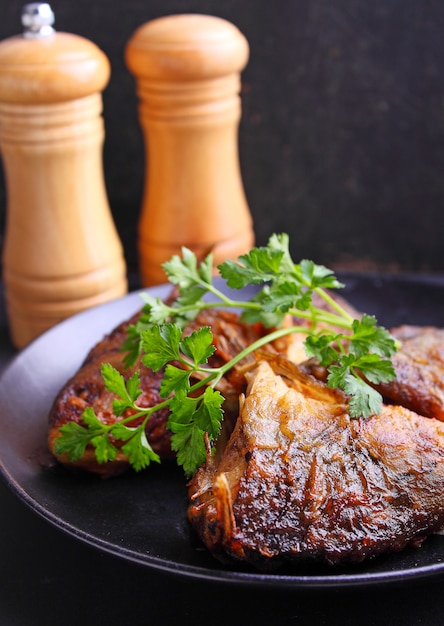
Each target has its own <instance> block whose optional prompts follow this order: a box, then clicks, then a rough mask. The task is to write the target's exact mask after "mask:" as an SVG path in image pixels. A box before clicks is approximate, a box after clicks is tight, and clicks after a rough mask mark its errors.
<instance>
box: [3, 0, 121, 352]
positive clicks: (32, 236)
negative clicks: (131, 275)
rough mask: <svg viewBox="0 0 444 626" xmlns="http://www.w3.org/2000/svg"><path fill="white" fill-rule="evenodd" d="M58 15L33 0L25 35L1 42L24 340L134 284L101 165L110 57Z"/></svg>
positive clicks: (15, 316) (14, 325) (14, 312)
mask: <svg viewBox="0 0 444 626" xmlns="http://www.w3.org/2000/svg"><path fill="white" fill-rule="evenodd" d="M53 21H54V16H53V13H52V10H51V7H50V6H49V5H48V4H46V3H32V4H28V5H25V6H24V8H23V12H22V23H23V26H24V28H25V30H24V33H23V35H17V36H14V37H10V38H8V39H6V40H4V41H3V42H1V43H0V150H1V152H2V157H3V163H4V170H5V179H6V190H7V198H8V205H7V212H6V230H5V238H4V247H3V279H4V285H5V293H6V306H7V311H8V318H9V326H10V332H11V338H12V341H13V343H14V344H15V345H16V346H17V347H23V346H24V345H26V344H27V343H28V342H29V341H31V340H32V339H34V338H35V337H36V336H37V335H39V334H40V333H41V332H43V331H44V330H46V329H48V328H50V327H51V326H53V325H54V324H55V323H57V322H59V321H60V320H62V319H64V318H66V317H68V316H70V315H72V314H74V313H77V312H79V311H82V310H84V309H87V308H89V307H91V306H94V305H97V304H100V303H103V302H106V301H109V300H111V299H114V298H117V297H120V296H122V295H124V294H125V293H126V292H127V280H126V265H125V261H124V257H123V250H122V246H121V242H120V239H119V238H118V235H117V232H116V229H115V226H114V223H113V220H112V217H111V212H110V207H109V205H108V200H107V195H106V190H105V184H104V175H103V166H102V145H103V140H104V128H103V119H102V116H101V113H102V95H101V91H102V90H103V88H104V87H105V86H106V84H107V82H108V80H109V75H110V67H109V62H108V59H107V57H106V56H105V55H104V54H103V52H102V51H101V50H99V48H98V47H97V46H96V45H95V44H93V43H92V42H90V41H88V40H86V39H84V38H83V37H79V36H76V35H72V34H68V33H57V32H55V31H54V29H53V27H52V23H53Z"/></svg>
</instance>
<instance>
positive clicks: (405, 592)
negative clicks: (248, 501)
mask: <svg viewBox="0 0 444 626" xmlns="http://www.w3.org/2000/svg"><path fill="white" fill-rule="evenodd" d="M433 281H434V282H436V284H437V287H436V288H437V289H443V288H444V279H440V280H437V279H436V277H434V278H433ZM0 313H1V316H0V342H1V344H0V367H1V368H4V367H7V365H8V362H9V360H10V359H11V357H12V356H13V355H14V354H15V351H14V349H13V347H12V346H11V344H10V343H9V340H8V332H7V322H6V316H5V313H4V310H1V311H0ZM0 507H1V508H0V511H1V513H0V553H1V568H0V625H1V626H28V625H29V626H40V625H42V626H48V625H52V624H57V625H58V624H63V625H65V626H69V625H70V624H73V625H74V624H76V625H77V624H82V626H89V625H93V624H94V625H96V624H104V625H105V624H106V625H108V626H113V625H117V624H118V625H131V626H138V625H144V624H150V625H152V624H156V623H160V624H166V623H168V624H169V623H171V624H179V623H180V624H198V623H205V624H208V625H209V626H212V625H218V624H229V623H232V624H242V625H244V624H258V625H261V624H279V623H282V624H293V623H294V624H301V625H303V624H310V625H313V624H314V625H316V626H320V625H322V624H329V625H331V624H338V625H339V624H341V625H344V626H346V625H353V626H365V625H376V624H378V625H379V624H390V625H396V624H400V625H402V626H409V625H419V624H426V625H428V626H434V625H441V624H444V593H443V591H442V588H443V585H444V575H433V576H426V577H421V578H418V579H414V578H409V579H408V580H397V581H395V582H390V583H384V584H380V583H377V584H372V585H371V586H368V587H367V586H362V585H360V586H355V587H344V588H341V587H339V588H329V589H325V590H324V589H318V588H316V589H310V588H303V589H302V588H286V589H277V588H273V589H268V588H266V587H265V588H264V587H260V588H254V587H250V586H242V587H236V586H234V585H231V584H224V583H223V584H221V583H216V582H212V581H205V580H194V579H191V578H187V577H183V576H181V575H177V574H170V573H165V572H160V571H157V570H156V571H154V570H151V569H149V568H148V567H144V566H142V565H139V564H135V563H132V562H128V561H126V560H123V559H121V558H118V557H116V556H113V555H112V554H108V553H105V552H101V551H100V550H98V549H96V548H94V547H91V546H90V545H87V544H84V543H82V542H81V541H79V540H78V539H76V538H74V537H72V536H71V535H67V534H65V533H64V532H62V531H61V530H59V529H58V528H55V527H53V526H52V525H50V524H49V523H48V522H46V521H45V520H44V519H42V518H41V517H40V516H38V515H36V514H35V513H34V512H33V511H31V510H30V509H28V507H27V506H26V505H25V504H24V503H23V502H22V501H20V500H18V499H17V497H16V496H15V495H14V494H13V493H12V492H11V491H10V490H9V488H8V487H7V486H6V485H5V484H4V482H3V481H1V480H0Z"/></svg>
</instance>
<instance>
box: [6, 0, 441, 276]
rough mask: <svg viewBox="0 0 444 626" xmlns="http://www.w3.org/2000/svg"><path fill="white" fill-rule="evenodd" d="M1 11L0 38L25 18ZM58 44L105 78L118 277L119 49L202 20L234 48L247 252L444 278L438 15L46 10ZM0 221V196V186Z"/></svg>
mask: <svg viewBox="0 0 444 626" xmlns="http://www.w3.org/2000/svg"><path fill="white" fill-rule="evenodd" d="M5 4H6V6H4V7H3V8H2V20H1V22H0V38H5V37H7V36H10V35H12V34H14V33H15V32H16V31H17V24H18V23H19V15H20V11H21V7H22V2H18V1H17V0H8V2H7V3H5ZM51 6H52V8H53V10H54V12H55V14H56V15H57V29H58V30H65V31H68V32H76V33H78V34H79V35H83V36H84V37H86V38H89V39H91V40H92V41H94V42H95V43H96V44H97V45H98V46H99V47H100V48H101V49H102V50H103V51H104V52H105V54H106V55H107V56H108V58H109V59H110V62H111V79H110V82H109V85H108V87H107V88H106V90H105V92H104V96H103V97H104V118H105V128H106V140H105V148H104V169H105V177H106V185H107V190H108V195H109V200H110V205H111V209H112V212H113V216H114V219H115V222H116V225H117V228H118V231H119V234H120V237H121V239H122V241H123V244H124V249H125V255H126V260H127V264H128V268H129V270H130V271H137V265H138V259H137V256H138V255H137V247H136V241H137V233H136V230H137V221H138V218H139V211H140V206H141V198H142V190H143V179H144V149H143V138H142V134H141V129H140V126H139V123H138V119H137V103H136V92H135V84H134V79H133V77H132V76H131V74H130V73H129V71H128V69H127V68H126V66H125V62H124V48H125V45H126V43H127V41H128V40H129V38H130V37H131V36H132V34H133V33H134V31H135V30H136V28H138V27H139V26H140V25H141V24H143V23H145V22H146V21H148V20H151V19H154V18H156V17H160V16H163V15H169V14H174V13H186V12H190V13H207V14H210V15H216V16H219V17H222V18H225V19H227V20H229V21H230V22H232V23H233V24H234V25H235V26H237V27H238V28H239V30H240V31H241V32H242V33H243V34H244V35H245V37H246V38H247V41H248V43H249V46H250V59H249V62H248V65H247V67H246V69H245V71H244V72H243V74H242V120H241V123H240V129H239V149H240V160H241V169H242V176H243V181H244V186H245V191H246V196H247V200H248V204H249V207H250V210H251V213H252V216H253V220H254V227H255V233H256V240H257V243H259V244H263V243H265V242H266V241H267V239H268V237H269V235H270V234H271V233H272V232H288V233H289V235H290V239H291V247H292V254H293V257H294V259H295V260H296V261H298V260H300V259H301V258H310V259H312V260H314V261H316V262H318V263H324V264H325V265H328V266H330V267H333V268H344V267H345V268H351V269H360V270H366V269H369V270H373V269H377V270H385V271H400V270H403V271H443V270H444V257H443V255H442V253H441V249H442V244H441V239H442V234H441V233H442V231H443V226H444V210H443V209H444V176H443V173H444V38H443V37H442V26H443V24H444V4H443V3H442V2H439V1H438V0H430V1H429V2H421V3H420V2H415V1H413V0H405V1H403V2H401V1H400V0H375V1H374V2H371V3H369V2H365V1H364V0H355V1H354V2H351V3H350V2H336V3H331V2H329V1H328V0H310V1H308V0H297V1H295V0H279V2H276V3H270V2H268V1H267V0H242V2H239V1H238V0H224V1H223V2H222V1H221V0H219V1H216V0H205V1H204V0H190V1H184V0H150V2H147V1H146V0H125V2H123V0H116V1H115V2H113V3H110V2H107V1H105V0H93V2H91V1H90V0H88V1H87V0H77V1H76V2H68V1H67V0H54V1H53V2H51ZM0 190H1V191H0V207H1V212H2V213H1V216H2V220H3V218H4V207H5V198H4V185H3V184H1V186H0Z"/></svg>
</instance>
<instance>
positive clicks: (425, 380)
mask: <svg viewBox="0 0 444 626" xmlns="http://www.w3.org/2000/svg"><path fill="white" fill-rule="evenodd" d="M390 332H391V334H392V335H393V337H395V338H396V339H399V341H400V342H401V346H400V348H399V350H398V352H397V353H396V354H395V355H394V356H393V357H392V359H391V360H392V363H393V366H394V368H395V372H396V379H395V380H393V381H392V382H390V383H384V384H381V385H379V386H378V387H377V388H378V390H379V391H380V392H381V393H382V395H383V396H384V398H385V399H386V400H387V401H390V402H393V403H395V404H401V405H402V406H405V407H407V408H410V409H412V410H413V411H416V412H417V413H420V414H421V415H425V416H427V417H435V418H436V419H439V420H441V421H444V329H442V328H434V327H431V326H425V327H419V326H408V325H405V326H400V327H398V328H394V329H392V330H391V331H390Z"/></svg>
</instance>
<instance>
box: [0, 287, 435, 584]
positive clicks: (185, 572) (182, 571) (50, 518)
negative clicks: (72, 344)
mask: <svg viewBox="0 0 444 626" xmlns="http://www.w3.org/2000/svg"><path fill="white" fill-rule="evenodd" d="M402 280H404V281H405V277H403V279H402ZM408 282H409V280H408V279H407V283H408ZM429 286H431V287H432V288H436V287H437V284H436V283H435V282H434V281H432V283H431V285H429ZM439 287H441V288H442V287H443V285H442V284H441V285H439ZM168 289H171V285H168V284H163V285H158V286H156V287H151V288H142V289H137V290H135V291H131V292H129V293H128V294H126V295H125V296H122V297H121V298H118V299H116V300H113V301H111V302H107V303H104V304H100V305H98V306H96V307H93V308H91V309H88V310H87V311H83V312H81V313H77V314H76V315H74V316H72V317H70V318H68V319H66V320H64V321H62V322H60V323H59V324H57V325H56V326H54V327H53V328H51V329H49V330H48V331H46V332H45V333H43V334H42V335H40V336H39V337H37V338H36V339H35V340H33V341H32V342H31V343H30V344H28V345H27V346H26V347H24V348H22V349H21V350H20V351H19V352H18V353H17V354H16V355H14V356H13V357H12V359H11V360H10V361H9V363H8V364H7V365H6V367H5V368H4V369H3V371H2V372H1V374H0V400H1V392H2V390H3V381H4V380H5V379H7V377H8V376H10V375H11V371H13V370H14V368H17V367H18V365H17V364H19V363H20V361H21V360H22V359H24V358H26V355H27V354H29V352H30V351H31V350H36V349H38V347H39V345H40V344H42V343H44V342H46V341H48V338H49V340H51V337H52V336H53V335H54V334H57V333H59V332H61V330H63V328H64V327H65V328H66V327H69V326H71V325H75V324H76V323H78V322H79V321H80V320H82V319H83V318H84V319H88V317H90V316H95V315H96V314H97V311H98V310H104V309H105V308H110V309H114V308H115V307H118V306H122V307H123V309H124V314H123V317H122V319H121V321H124V320H125V319H127V318H128V317H129V315H131V312H132V311H131V310H130V309H131V308H132V303H134V305H135V304H136V303H138V304H139V306H138V307H136V306H135V308H134V312H135V311H136V310H137V308H140V305H141V304H143V302H142V300H141V298H140V296H141V293H143V292H146V291H148V292H149V293H151V294H152V293H156V294H157V293H159V294H163V295H164V294H165V293H167V290H168ZM130 303H131V306H130ZM127 304H128V307H127V306H126V305H127ZM125 311H126V312H125ZM118 323H119V321H117V322H115V321H113V322H112V323H111V324H110V328H109V330H112V329H113V328H114V327H115V326H116V325H117V324H118ZM105 332H108V330H105V331H104V333H105ZM0 420H1V417H0ZM0 476H1V478H2V480H3V481H4V483H5V484H6V486H7V487H8V489H9V490H10V491H11V492H12V493H13V494H15V495H16V496H17V497H18V498H19V500H20V501H21V502H22V503H24V504H25V505H26V506H27V508H28V509H30V510H31V511H32V512H33V513H35V514H37V515H38V516H39V517H41V518H43V519H44V520H46V521H47V522H48V523H50V524H51V525H52V526H53V527H55V528H57V529H58V530H60V531H62V532H64V533H66V534H68V535H69V536H71V537H73V538H74V539H76V540H79V541H81V542H82V543H84V544H87V545H89V546H91V547H92V548H94V549H98V550H101V551H104V552H107V553H108V554H111V555H113V556H115V557H117V558H122V559H125V560H127V561H129V562H133V563H137V564H139V565H142V566H145V567H149V568H151V569H153V570H158V571H163V572H167V573H170V574H173V575H179V576H185V577H188V578H193V579H200V580H206V581H213V582H219V583H221V582H223V583H228V584H242V585H248V586H252V585H253V586H258V585H266V586H268V587H278V588H288V587H292V588H296V587H300V588H321V587H322V588H323V589H325V588H335V587H359V586H369V585H376V584H381V583H384V584H387V583H395V582H399V581H400V580H402V581H406V580H412V579H415V580H416V579H419V578H425V577H428V576H432V575H436V574H440V573H442V572H443V571H444V560H443V561H437V562H436V563H432V564H428V565H422V566H415V567H408V568H403V569H397V570H387V571H375V572H368V571H366V572H355V573H353V572H352V573H349V572H347V573H334V571H333V570H332V574H331V575H327V574H321V575H316V574H307V575H301V574H295V575H292V574H287V573H284V574H280V573H278V572H277V573H268V572H266V573H263V572H260V571H258V572H254V571H252V572H250V571H248V572H243V571H236V570H235V569H220V570H219V569H216V568H215V569H211V568H209V567H201V566H196V565H187V564H181V563H176V562H173V561H171V560H168V559H163V558H161V557H155V556H151V555H147V554H143V555H142V554H139V553H138V552H137V551H134V550H132V549H129V548H125V547H123V546H120V545H118V544H115V543H110V542H107V541H106V540H104V539H102V538H100V537H98V536H93V535H91V534H90V533H88V532H87V531H85V530H84V529H82V528H78V527H77V526H76V525H75V524H72V523H70V522H69V521H67V520H66V519H63V518H62V517H61V516H60V515H57V514H56V513H54V512H53V511H51V510H48V509H47V508H45V506H44V504H43V503H41V502H39V501H38V500H37V499H36V498H35V497H33V496H32V495H30V494H29V493H28V492H27V491H26V489H24V488H23V487H22V486H21V485H20V484H19V483H18V482H17V480H16V479H15V478H14V476H13V474H12V473H11V471H10V470H9V469H8V467H7V465H6V464H5V462H4V460H3V458H2V457H1V456H0ZM420 549H421V548H419V550H420ZM443 556H444V551H443Z"/></svg>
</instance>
